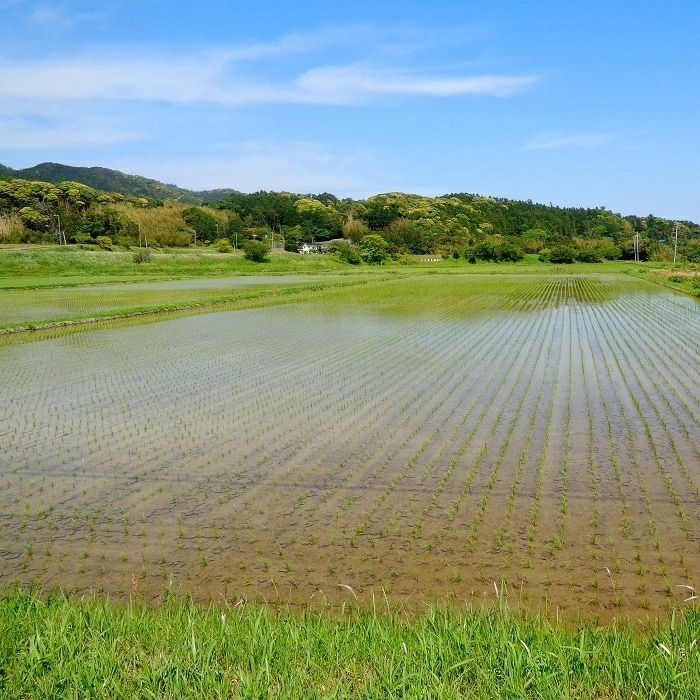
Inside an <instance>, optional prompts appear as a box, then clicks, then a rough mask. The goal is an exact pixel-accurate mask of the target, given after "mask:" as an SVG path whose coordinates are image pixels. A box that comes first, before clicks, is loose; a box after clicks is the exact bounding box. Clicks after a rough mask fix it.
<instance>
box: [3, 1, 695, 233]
mask: <svg viewBox="0 0 700 700" xmlns="http://www.w3.org/2000/svg"><path fill="white" fill-rule="evenodd" d="M698 29H700V2H698V0H676V1H674V0H666V1H665V2H661V1H658V2H657V1H656V0H638V1H637V2H631V1H628V0H621V1H619V2H616V1H613V2H611V1H610V0H607V1H606V2H602V1H599V0H589V1H588V2H580V1H579V0H576V1H573V0H571V1H569V0H558V1H554V0H510V1H509V2H505V1H502V0H490V1H489V2H483V1H481V0H477V1H474V2H470V1H469V0H462V1H461V2H457V1H448V0H433V2H425V1H424V0H423V1H421V2H413V1H410V2H409V1H406V2H401V1H396V2H388V1H385V0H373V1H372V2H369V1H368V0H356V1H355V2H352V3H349V2H341V1H337V2H330V1H329V0H324V2H317V1H316V0H312V1H310V2H302V3H290V2H279V1H278V0H267V1H266V2H260V3H251V2H245V3H243V2H199V3H189V2H179V1H178V0H141V1H140V2H133V1H132V0H123V1H122V0H113V1H110V0H107V1H105V2H101V3H95V2H84V1H83V0H57V1H55V2H37V1H35V0H0V162H1V163H3V164H5V165H9V166H11V167H14V168H23V167H28V166H31V165H34V164H36V163H39V162H43V161H56V162H61V163H67V164H70V165H101V166H105V167H110V168H116V169H118V170H122V171H124V172H128V173H133V174H139V175H144V176H146V177H152V178H155V179H158V180H162V181H164V182H169V183H174V184H177V185H180V186H182V187H187V188H190V189H209V188H215V187H233V188H235V189H238V190H240V191H243V192H251V191H255V190H259V189H266V190H287V191H291V192H298V193H306V192H323V191H327V192H333V193H334V194H336V195H338V196H340V197H355V198H358V197H365V196H368V195H371V194H377V193H380V192H389V191H403V192H411V193H419V194H426V195H438V194H445V193H449V192H471V193H478V194H484V195H492V196H501V197H509V198H514V199H532V200H534V201H537V202H544V203H550V202H551V203H553V204H556V205H560V206H590V207H595V206H605V207H607V208H608V209H611V210H613V211H616V212H620V213H622V214H638V215H646V214H649V213H653V214H655V215H657V216H664V217H667V218H671V219H673V218H678V219H689V220H693V221H696V222H700V197H698V186H697V185H698V177H697V175H698V160H699V159H698V156H699V155H700V129H699V128H698V121H699V119H700V98H699V95H700V79H699V75H698V73H700V40H699V37H698Z"/></svg>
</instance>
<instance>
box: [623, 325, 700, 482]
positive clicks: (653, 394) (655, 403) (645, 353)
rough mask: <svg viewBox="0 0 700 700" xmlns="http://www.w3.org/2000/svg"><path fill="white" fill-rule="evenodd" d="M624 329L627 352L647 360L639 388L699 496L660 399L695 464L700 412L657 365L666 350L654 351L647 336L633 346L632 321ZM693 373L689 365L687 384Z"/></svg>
mask: <svg viewBox="0 0 700 700" xmlns="http://www.w3.org/2000/svg"><path fill="white" fill-rule="evenodd" d="M621 328H622V329H624V330H625V331H627V332H626V333H625V334H624V335H622V334H621V336H620V342H621V343H622V344H623V345H624V346H625V348H626V351H627V353H632V352H634V353H635V356H636V357H640V355H641V356H642V357H643V358H644V359H645V360H646V362H645V363H643V364H642V365H641V366H642V369H643V371H644V379H645V380H646V382H642V381H640V382H639V388H640V389H641V391H642V392H643V394H644V397H645V398H646V400H647V404H648V406H650V407H651V409H652V411H653V412H654V414H655V415H656V417H657V419H658V421H659V424H660V425H661V427H662V429H663V431H664V433H665V436H666V439H667V440H668V443H669V445H670V447H671V450H672V451H673V454H674V456H675V458H676V462H677V465H678V466H679V468H680V469H681V471H682V472H683V474H684V476H685V479H686V480H687V482H688V484H689V486H690V487H691V489H692V490H693V492H694V493H695V495H696V496H698V495H700V487H699V485H698V483H697V481H695V479H694V477H693V475H692V474H691V472H690V470H689V469H688V467H687V466H686V465H685V463H684V460H683V457H682V455H681V454H680V452H679V446H678V443H677V442H676V440H675V439H674V437H673V434H672V433H671V431H670V429H669V427H668V423H667V419H666V418H664V417H663V416H662V415H661V408H660V406H659V399H660V400H661V402H662V403H663V405H664V406H665V408H666V410H668V411H669V413H670V414H671V416H670V417H672V419H673V427H674V429H675V428H677V427H678V428H680V429H681V431H682V433H683V438H684V443H685V444H686V445H687V446H689V447H690V449H691V451H692V456H691V459H693V460H694V461H695V462H696V463H700V447H699V446H698V444H697V443H696V441H695V440H694V438H693V435H694V434H698V433H700V419H698V417H697V415H694V413H693V412H692V411H691V410H690V408H689V406H688V405H687V404H686V403H685V402H684V401H683V399H682V398H681V396H680V395H679V392H678V389H677V388H676V386H675V385H674V384H673V383H671V382H670V381H669V380H668V378H667V376H666V373H665V372H664V370H662V369H660V368H659V366H658V365H659V364H660V363H661V360H662V358H663V357H664V355H665V354H666V353H663V354H660V353H658V346H657V348H656V351H655V352H654V350H653V349H652V348H650V346H649V344H648V343H647V342H645V339H644V337H642V338H641V339H639V340H637V342H636V343H635V346H634V348H633V347H632V345H631V341H630V336H629V333H630V331H631V329H630V326H629V324H628V323H627V322H624V321H623V323H622V324H621ZM665 366H667V365H665ZM632 370H633V372H634V373H635V377H636V378H639V377H638V375H637V372H636V369H635V366H634V365H633V367H632ZM691 373H692V369H691V368H690V367H686V371H685V372H684V375H685V382H686V383H687V384H689V383H690V377H691ZM645 384H646V386H645ZM662 384H663V386H664V387H666V391H665V390H664V388H663V387H662ZM647 386H649V387H650V388H649V389H647ZM688 389H689V393H691V392H692V388H691V387H690V386H688ZM669 391H670V392H671V394H672V395H673V401H672V400H671V398H670V396H669V395H668V392H669ZM679 403H680V404H681V406H682V408H683V409H684V410H681V409H680V408H679V407H678V404H679ZM698 409H699V410H700V404H699V405H698ZM686 420H687V421H688V422H689V423H692V425H691V426H688V425H687V424H686Z"/></svg>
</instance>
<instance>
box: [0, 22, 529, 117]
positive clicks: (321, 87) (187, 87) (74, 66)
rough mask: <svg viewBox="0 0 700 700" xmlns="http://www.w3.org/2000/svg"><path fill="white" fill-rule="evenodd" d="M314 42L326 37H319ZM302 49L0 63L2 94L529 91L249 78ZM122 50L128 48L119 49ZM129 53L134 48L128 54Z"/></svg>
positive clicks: (215, 99)
mask: <svg viewBox="0 0 700 700" xmlns="http://www.w3.org/2000/svg"><path fill="white" fill-rule="evenodd" d="M317 39H318V41H325V38H322V37H317ZM303 50H308V44H307V43H305V42H304V41H302V37H301V35H292V36H289V37H285V38H284V39H283V40H281V41H279V42H276V43H270V44H257V45H250V46H247V47H239V48H231V49H220V50H216V51H208V52H203V53H201V54H199V55H194V56H191V57H185V58H182V57H174V56H164V55H160V56H149V55H142V56H140V57H137V58H123V57H122V56H117V55H114V54H112V55H110V56H105V55H98V54H92V55H83V56H77V57H73V58H65V59H58V60H57V59H51V60H41V61H31V62H14V63H13V62H12V61H11V60H4V61H2V63H1V64H0V99H1V100H27V101H34V102H47V101H64V102H65V101H75V100H115V101H116V100H119V101H121V100H130V101H146V102H164V103H169V104H219V105H229V106H242V105H254V104H275V103H297V104H304V103H306V104H356V103H362V102H367V101H371V100H377V99H381V98H382V97H405V98H410V97H417V96H424V97H454V96H460V95H481V96H496V97H503V96H508V95H511V94H513V93H515V92H519V91H522V90H525V89H527V88H528V87H529V86H531V85H532V84H533V83H535V82H536V81H537V80H538V78H537V76H534V75H463V76H454V75H449V76H446V75H441V74H440V73H439V72H434V73H433V74H426V73H425V72H423V71H421V72H417V71H411V70H394V69H387V68H383V67H381V68H380V67H375V66H372V65H345V66H343V65H340V66H328V65H321V66H316V67H311V68H308V69H306V70H302V71H299V72H298V73H297V75H296V76H292V77H290V78H287V79H286V80H283V79H280V78H271V77H265V76H264V75H263V76H260V75H255V74H253V73H252V72H251V71H249V70H246V69H245V68H244V67H243V66H242V64H243V63H244V62H245V61H247V60H255V59H260V58H263V57H264V58H268V57H272V56H282V55H285V54H287V53H297V52H300V51H303ZM124 53H126V52H124ZM132 53H133V52H132Z"/></svg>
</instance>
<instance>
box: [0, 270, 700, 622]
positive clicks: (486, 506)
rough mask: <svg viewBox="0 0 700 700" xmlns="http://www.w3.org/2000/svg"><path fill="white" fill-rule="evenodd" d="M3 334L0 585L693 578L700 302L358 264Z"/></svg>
mask: <svg viewBox="0 0 700 700" xmlns="http://www.w3.org/2000/svg"><path fill="white" fill-rule="evenodd" d="M54 336H55V337H53V338H51V339H48V340H42V341H38V342H29V343H26V342H23V343H15V342H10V341H9V340H8V341H5V342H4V344H3V346H2V347H0V386H2V402H1V403H0V444H1V445H2V449H1V450H0V487H1V488H0V564H1V566H2V573H1V574H0V578H1V580H2V581H3V582H4V583H10V582H13V581H20V582H23V583H32V582H35V583H40V584H41V585H43V586H45V587H47V588H51V587H53V586H61V587H63V588H65V589H67V590H69V591H71V592H76V593H85V592H99V593H104V594H109V595H110V596H112V597H115V598H119V597H125V598H126V597H128V596H130V595H138V596H142V597H144V598H145V599H147V600H158V599H161V598H162V597H163V596H164V595H166V594H167V593H168V592H172V593H174V594H178V595H182V594H191V595H192V596H194V597H195V598H196V599H198V600H214V601H218V602H223V601H224V600H226V601H228V602H229V603H235V602H236V601H237V600H239V599H245V600H264V601H268V602H270V603H273V604H292V605H299V606H312V607H324V606H331V607H333V608H335V609H337V608H341V607H342V606H346V607H347V606H357V605H361V606H371V605H379V604H382V605H384V604H385V603H386V602H387V601H388V603H389V604H390V605H396V606H399V605H405V606H407V607H409V608H421V607H422V606H423V605H425V604H426V603H429V602H432V601H439V602H448V603H451V604H455V605H462V604H464V603H473V604H476V605H479V604H481V603H482V602H485V603H487V604H490V603H493V602H495V601H496V595H495V587H494V584H495V586H496V587H497V588H498V589H499V591H500V592H503V591H505V594H506V595H507V596H508V601H509V603H510V604H511V605H523V606H526V607H530V608H538V607H545V608H547V609H548V610H549V611H550V612H551V613H552V614H558V615H560V616H563V617H568V618H569V619H575V618H576V617H577V615H578V614H579V613H581V614H582V615H584V616H585V617H587V618H591V619H599V620H602V621H604V620H609V619H611V618H613V617H625V616H634V617H639V616H645V615H663V614H665V613H666V612H667V611H668V609H669V608H670V607H678V606H687V605H694V604H695V603H696V601H694V600H688V599H689V598H691V597H692V593H693V590H694V587H696V586H698V587H700V491H699V488H700V370H699V368H700V305H699V304H698V303H697V301H695V300H692V299H690V298H685V297H682V296H678V295H674V294H672V293H669V292H666V291H662V290H659V289H657V288H655V287H653V286H651V285H647V284H645V283H643V282H638V281H635V280H633V279H628V278H624V277H602V276H601V277H597V276H574V275H558V276H523V277H509V276H484V277H479V276H475V275H471V276H464V277H462V276H452V277H438V276H436V277H430V278H414V279H405V280H392V281H382V282H370V283H368V284H366V285H361V286H356V287H352V288H344V289H337V290H326V291H324V292H319V293H318V294H317V295H315V296H314V297H313V300H312V301H308V300H307V301H303V302H299V303H296V304H292V305H286V306H280V307H272V308H264V309H253V310H241V311H230V312H222V313H209V314H204V315H198V316H191V317H185V318H178V319H173V320H166V321H162V322H158V323H148V324H142V325H136V326H133V325H132V326H124V327H120V326H119V325H118V324H115V325H114V328H113V329H102V330H94V331H91V332H81V333H74V332H72V331H71V330H70V329H67V328H66V329H56V331H55V333H54Z"/></svg>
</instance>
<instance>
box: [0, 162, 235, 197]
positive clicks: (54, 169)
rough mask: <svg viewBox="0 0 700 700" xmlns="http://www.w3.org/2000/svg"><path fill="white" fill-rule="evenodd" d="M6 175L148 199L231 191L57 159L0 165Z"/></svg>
mask: <svg viewBox="0 0 700 700" xmlns="http://www.w3.org/2000/svg"><path fill="white" fill-rule="evenodd" d="M2 175H6V176H11V177H16V178H19V179H22V180H39V181H41V182H50V183H52V184H58V183H59V182H79V183H81V184H83V185H87V186H88V187H92V188H93V189H96V190H102V191H104V192H118V193H119V194H122V195H124V196H126V197H148V198H149V199H173V200H176V201H179V202H186V203H188V204H199V203H201V202H202V201H209V200H212V199H220V198H221V197H225V196H226V195H227V194H229V193H230V192H231V190H228V191H223V192H222V191H221V190H217V191H216V192H215V193H214V194H213V195H210V194H209V193H208V192H191V191H190V190H185V189H182V188H180V187H177V186H176V185H165V184H163V183H162V182H158V181H157V180H150V179H148V178H146V177H141V176H140V175H127V174H126V173H122V172H119V171H118V170H111V169H109V168H98V167H91V168H82V167H75V166H72V165H62V164H61V163H39V165H35V166H33V167H31V168H24V169H22V170H12V168H8V167H7V166H5V165H0V176H2Z"/></svg>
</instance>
